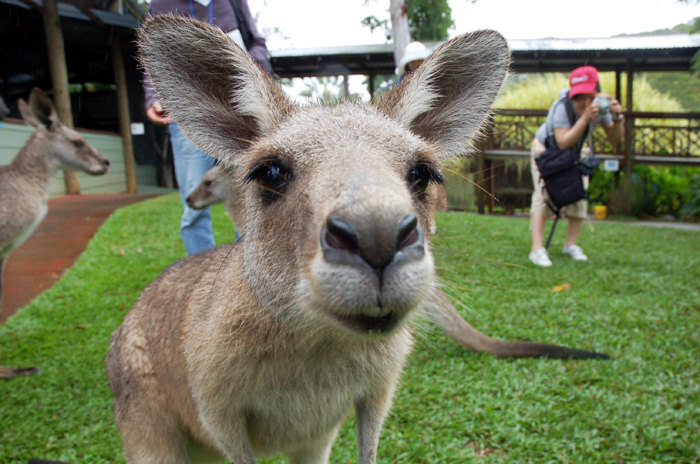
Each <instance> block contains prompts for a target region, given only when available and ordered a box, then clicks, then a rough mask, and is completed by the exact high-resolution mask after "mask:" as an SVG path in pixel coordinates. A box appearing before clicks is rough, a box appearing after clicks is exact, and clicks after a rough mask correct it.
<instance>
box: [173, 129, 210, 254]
mask: <svg viewBox="0 0 700 464" xmlns="http://www.w3.org/2000/svg"><path fill="white" fill-rule="evenodd" d="M169 129H170V141H171V143H172V145H173V159H174V161H175V177H176V178H177V183H178V184H179V186H180V198H181V200H182V207H183V208H184V213H183V214H182V220H181V221H180V236H181V237H182V242H183V243H184V244H185V249H186V250H187V254H188V255H192V254H194V253H198V252H200V251H203V250H206V249H209V248H213V247H214V246H215V243H214V232H213V231H212V227H211V214H210V212H209V208H206V209H203V210H200V211H197V210H196V209H192V208H190V207H189V206H187V196H188V195H189V194H190V193H192V191H193V190H194V189H195V188H196V187H197V186H198V185H199V184H200V183H201V182H202V178H203V177H204V174H206V172H207V171H209V170H210V169H211V168H213V167H214V165H215V164H216V160H215V159H214V158H213V157H211V156H209V155H208V154H206V153H205V152H203V151H202V150H200V149H199V148H198V147H197V146H196V145H195V144H194V143H192V141H191V140H190V139H189V138H187V136H186V135H185V134H184V133H183V132H182V130H181V129H180V126H179V125H178V124H177V123H175V122H173V123H170V125H169Z"/></svg>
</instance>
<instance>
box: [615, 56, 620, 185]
mask: <svg viewBox="0 0 700 464" xmlns="http://www.w3.org/2000/svg"><path fill="white" fill-rule="evenodd" d="M621 83H622V70H621V69H620V68H617V69H615V100H617V101H619V102H622V85H621ZM614 148H615V154H618V153H622V140H620V141H618V142H617V143H616V144H615V147H614ZM619 188H620V170H619V169H618V170H617V171H615V189H619Z"/></svg>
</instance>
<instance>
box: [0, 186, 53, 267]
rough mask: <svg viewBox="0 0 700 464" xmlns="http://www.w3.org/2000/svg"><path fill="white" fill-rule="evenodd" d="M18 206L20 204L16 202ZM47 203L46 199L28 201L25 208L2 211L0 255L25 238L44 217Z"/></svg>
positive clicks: (3, 254) (17, 245)
mask: <svg viewBox="0 0 700 464" xmlns="http://www.w3.org/2000/svg"><path fill="white" fill-rule="evenodd" d="M42 200H43V199H42ZM16 205H17V206H18V208H19V206H21V205H20V204H16ZM47 212H48V205H47V203H46V201H34V202H29V203H28V204H27V205H26V207H25V208H22V209H17V210H16V211H12V210H8V211H7V212H5V213H3V216H4V217H3V218H2V220H1V221H0V228H1V229H2V230H0V236H1V237H2V239H1V241H0V256H7V255H8V254H9V253H10V252H11V251H12V250H14V249H15V248H17V247H19V246H20V245H21V244H22V243H24V241H25V240H27V239H28V238H29V237H30V236H31V235H32V233H33V232H34V229H36V228H37V226H38V225H39V223H41V221H42V220H43V219H44V218H45V217H46V214H47Z"/></svg>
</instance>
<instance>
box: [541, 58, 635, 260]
mask: <svg viewBox="0 0 700 464" xmlns="http://www.w3.org/2000/svg"><path fill="white" fill-rule="evenodd" d="M569 85H570V89H564V90H562V91H561V92H560V93H559V98H558V99H557V100H556V101H555V102H554V103H553V104H552V107H551V108H550V110H549V113H548V114H547V120H546V121H545V123H544V124H542V125H541V126H540V127H539V129H537V132H536V133H535V139H534V140H533V142H532V149H531V150H530V154H531V170H532V180H533V183H534V184H535V191H534V192H533V194H532V203H531V205H530V232H531V235H532V249H531V252H530V256H529V258H530V261H532V262H533V263H534V264H536V265H538V266H543V267H549V266H551V265H552V261H551V260H550V258H549V254H548V253H547V250H546V248H545V247H544V231H545V226H546V223H547V218H548V217H550V216H551V215H552V211H551V209H550V208H549V207H548V205H547V201H548V195H547V192H546V190H545V189H544V188H542V186H543V185H544V184H543V182H542V180H541V179H540V172H539V170H538V169H537V164H536V163H535V159H536V158H537V157H538V156H539V155H540V154H541V153H542V152H544V150H545V141H546V139H547V137H548V136H549V137H550V140H551V139H552V137H553V139H554V141H555V142H556V144H557V145H558V146H559V148H561V149H567V148H571V149H573V150H574V151H576V152H577V153H579V154H581V151H582V148H583V144H584V142H585V141H586V139H588V138H592V136H593V130H594V129H595V124H599V125H601V126H602V127H603V130H604V131H605V133H606V135H607V136H608V139H609V140H610V142H611V143H617V142H618V141H619V140H621V139H622V135H623V124H622V120H623V118H624V116H623V114H622V106H621V105H620V102H619V101H617V100H615V99H614V98H611V97H610V95H607V94H602V93H601V90H600V79H599V78H598V70H597V69H596V68H594V67H593V66H582V67H580V68H576V69H574V70H573V71H572V72H571V74H570V75H569ZM596 97H600V98H596ZM548 132H550V133H549V134H548ZM589 145H590V141H589ZM585 152H589V153H590V150H588V149H584V153H585ZM584 185H586V187H587V178H584ZM587 213H588V202H587V201H586V200H585V199H584V200H579V201H577V202H576V203H573V204H571V205H568V206H565V207H563V208H562V215H563V216H565V217H566V218H567V221H568V229H567V233H566V245H565V246H564V250H563V251H564V253H565V254H567V255H569V256H570V257H571V258H573V259H574V260H577V261H587V260H588V256H586V255H585V254H584V252H583V250H582V249H581V247H579V246H578V245H576V240H577V239H578V234H579V232H580V230H581V226H582V225H583V220H584V219H585V218H586V215H587Z"/></svg>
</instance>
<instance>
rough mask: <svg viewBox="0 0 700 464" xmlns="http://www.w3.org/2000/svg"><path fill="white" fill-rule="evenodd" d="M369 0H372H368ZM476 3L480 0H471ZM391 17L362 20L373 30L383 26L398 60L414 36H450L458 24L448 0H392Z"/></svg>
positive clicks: (420, 38)
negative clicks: (392, 41) (392, 42)
mask: <svg viewBox="0 0 700 464" xmlns="http://www.w3.org/2000/svg"><path fill="white" fill-rule="evenodd" d="M367 1H369V0H367ZM468 1H471V2H472V3H474V2H475V1H476V0H468ZM389 12H390V14H391V18H390V19H387V18H383V19H380V18H377V17H376V16H367V17H366V18H364V19H363V20H362V24H363V25H364V26H367V27H369V28H370V30H371V31H374V30H375V29H380V30H381V31H382V32H383V33H384V35H385V36H386V38H387V40H390V39H392V38H393V40H394V60H395V61H396V62H397V63H398V62H399V61H400V60H401V57H402V56H403V50H404V48H406V45H408V43H409V42H410V41H411V40H418V41H421V42H432V41H440V40H447V38H448V37H449V31H450V29H453V28H454V19H452V8H450V5H449V4H448V2H447V0H390V7H389Z"/></svg>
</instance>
